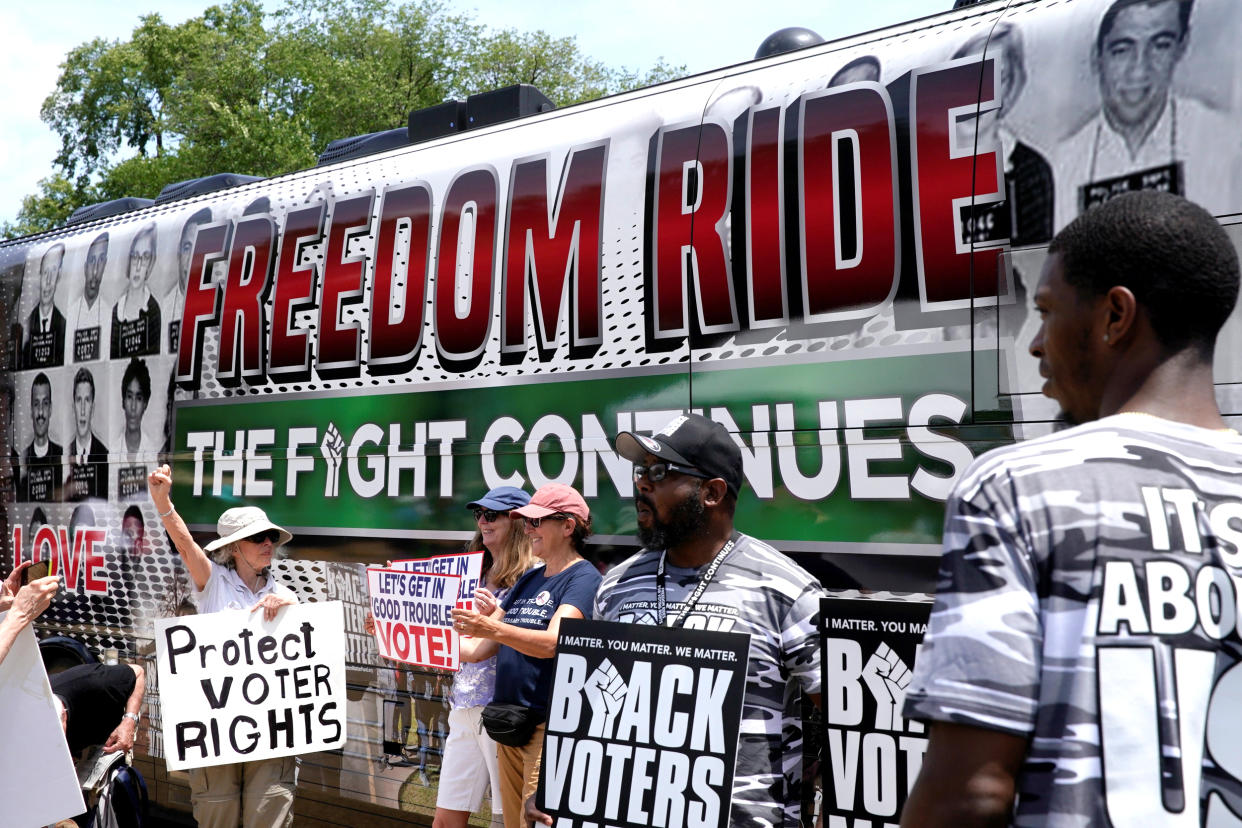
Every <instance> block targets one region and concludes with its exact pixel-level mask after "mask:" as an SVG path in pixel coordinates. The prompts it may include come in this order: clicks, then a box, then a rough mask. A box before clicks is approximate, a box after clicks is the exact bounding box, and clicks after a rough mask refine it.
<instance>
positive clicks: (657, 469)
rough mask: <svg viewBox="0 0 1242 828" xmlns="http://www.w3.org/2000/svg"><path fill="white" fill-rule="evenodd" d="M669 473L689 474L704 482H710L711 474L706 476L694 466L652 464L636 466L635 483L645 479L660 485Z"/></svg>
mask: <svg viewBox="0 0 1242 828" xmlns="http://www.w3.org/2000/svg"><path fill="white" fill-rule="evenodd" d="M669 472H678V473H679V474H688V475H690V476H691V477H701V478H703V479H704V480H710V479H711V475H710V474H704V473H703V472H701V471H699V470H698V469H696V468H693V467H692V466H679V465H677V464H676V463H652V464H651V465H650V466H639V465H637V464H636V465H635V466H634V482H635V483H637V482H638V481H639V480H642V479H643V478H644V477H645V478H647V479H648V480H650V481H651V482H652V483H659V482H660V481H661V480H663V479H664V478H665V477H667V476H668V473H669Z"/></svg>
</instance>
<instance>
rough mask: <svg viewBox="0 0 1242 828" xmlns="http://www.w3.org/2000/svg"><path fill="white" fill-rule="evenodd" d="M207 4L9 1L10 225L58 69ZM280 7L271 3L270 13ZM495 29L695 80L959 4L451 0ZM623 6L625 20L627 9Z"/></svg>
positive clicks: (40, 139) (37, 155) (40, 150)
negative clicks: (803, 31)
mask: <svg viewBox="0 0 1242 828" xmlns="http://www.w3.org/2000/svg"><path fill="white" fill-rule="evenodd" d="M208 5H210V3H209V1H208V0H136V1H135V0H41V2H37V3H3V4H0V31H3V32H7V35H6V37H5V48H4V49H2V50H0V78H4V79H5V80H4V82H3V84H0V112H3V113H4V116H3V118H0V221H11V220H12V219H13V218H14V217H15V216H16V214H17V211H18V210H19V209H20V208H21V200H22V197H23V196H25V195H27V194H30V193H33V192H35V189H36V187H37V184H38V181H39V180H40V179H41V178H45V177H46V176H48V175H50V174H51V173H52V172H53V168H52V161H53V159H54V158H55V156H56V152H57V150H58V149H59V139H58V138H57V136H56V135H55V134H54V133H53V132H52V131H51V130H50V129H48V127H47V126H46V125H45V124H44V123H43V122H42V121H41V120H39V108H40V106H41V105H42V103H43V100H44V98H46V97H47V96H48V95H49V94H50V93H51V92H52V90H53V88H54V87H55V85H56V78H57V76H58V75H59V71H60V70H59V66H60V62H61V61H62V60H63V59H64V57H65V55H66V54H67V53H68V52H69V50H70V49H72V48H73V47H75V46H77V45H79V44H81V43H84V42H86V41H88V40H90V39H92V38H95V37H103V38H107V39H110V40H122V39H127V38H128V37H129V35H130V33H131V32H132V31H133V29H134V27H135V26H137V25H138V18H139V16H140V15H142V14H145V13H147V12H158V13H159V14H160V15H161V16H162V17H163V18H164V20H165V21H167V22H169V23H179V22H181V21H183V20H186V19H188V18H191V17H194V16H196V15H198V14H201V13H202V11H203V9H204V8H206V7H207V6H208ZM279 5H281V4H280V3H279V2H276V0H264V6H265V7H267V8H276V7H278V6H279ZM448 5H449V6H450V8H451V9H452V10H454V11H457V12H473V13H474V14H475V17H476V19H477V20H479V21H480V22H483V23H486V24H487V25H489V26H492V27H493V28H498V29H502V28H517V29H522V30H527V31H530V30H535V29H543V30H544V31H546V32H548V33H549V34H551V35H553V36H556V37H566V36H573V37H576V38H577V41H578V46H579V48H580V49H581V50H582V52H583V53H584V54H586V55H588V56H590V57H592V58H595V59H596V60H601V61H603V62H604V63H606V64H608V65H610V66H628V67H630V68H634V69H646V68H648V67H650V66H652V65H654V64H655V63H656V61H657V60H659V59H661V58H663V59H664V60H665V61H666V62H667V63H669V64H671V65H674V66H677V65H684V66H685V67H686V69H687V71H688V72H689V73H691V74H694V73H697V72H704V71H707V70H709V69H715V68H718V67H721V66H728V65H731V64H734V63H740V62H742V61H745V60H749V59H750V58H752V57H753V56H754V53H755V50H756V49H757V48H758V47H759V44H760V43H761V42H762V41H763V39H764V38H765V37H767V36H768V35H769V34H771V33H772V32H774V31H776V30H777V29H781V28H784V27H786V26H805V27H806V28H809V29H812V30H814V31H815V32H817V33H818V34H820V35H821V36H823V37H824V38H825V39H827V40H833V39H836V38H840V37H846V36H849V35H853V34H857V33H859V32H865V31H869V30H872V29H878V28H882V27H884V26H889V25H893V24H896V23H902V22H905V21H907V20H912V19H915V18H919V17H925V16H927V15H931V14H937V13H939V12H943V11H947V10H948V9H950V8H952V6H953V2H952V0H867V1H866V2H860V1H859V0H821V2H819V3H807V2H806V0H759V1H758V2H756V0H747V1H746V2H741V0H671V2H670V0H628V2H625V3H617V2H616V0H608V1H607V2H605V0H574V1H573V2H568V0H561V1H560V2H551V1H550V0H535V2H533V3H532V2H526V3H519V2H514V0H449V2H448ZM619 7H624V9H625V12H624V14H623V15H618V13H617V9H618V8H619Z"/></svg>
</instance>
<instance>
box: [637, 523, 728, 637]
mask: <svg viewBox="0 0 1242 828" xmlns="http://www.w3.org/2000/svg"><path fill="white" fill-rule="evenodd" d="M741 536H742V533H741V532H736V531H735V532H734V533H733V536H732V537H730V538H729V542H728V543H726V544H725V545H724V546H722V547H720V551H719V552H717V553H716V557H715V558H713V559H712V562H711V563H710V564H708V565H707V569H706V570H705V571H704V572H703V574H702V575H701V576H699V583H698V586H696V587H695V588H694V592H692V593H690V597H689V598H687V599H686V602H685V604H683V605H682V607H681V612H679V613H677V617H676V618H675V619H673V623H672V624H669V623H668V599H667V598H666V597H665V594H664V560H665V558H666V557H667V556H668V550H667V549H666V550H664V551H662V552H660V564H659V566H658V567H657V569H656V612H657V613H658V614H659V618H660V624H661V625H663V626H672V627H680V626H681V625H682V624H684V623H685V621H686V616H688V615H689V614H690V611H691V610H693V609H694V605H695V604H697V603H698V602H699V598H701V597H703V592H704V590H706V589H707V585H708V584H709V583H710V582H711V580H712V578H714V577H716V570H718V569H720V565H721V564H722V563H724V559H725V558H727V557H728V556H729V553H730V552H732V551H733V547H734V546H736V545H737V541H738V538H740V537H741Z"/></svg>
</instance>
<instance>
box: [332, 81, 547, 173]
mask: <svg viewBox="0 0 1242 828" xmlns="http://www.w3.org/2000/svg"><path fill="white" fill-rule="evenodd" d="M553 109H556V104H554V103H552V101H551V100H549V98H548V96H547V95H545V94H543V93H542V92H540V91H539V90H538V89H536V88H535V87H534V86H531V85H530V84H528V83H517V84H514V85H513V86H506V87H503V88H501V89H493V90H491V91H490V92H480V93H478V94H477V95H471V96H470V97H468V98H466V100H464V101H457V100H452V101H445V102H444V103H441V104H436V105H435V106H428V107H425V108H423V109H418V110H415V111H414V112H411V113H410V117H409V121H408V122H407V124H406V126H404V127H399V128H397V129H390V130H385V131H383V132H372V133H369V134H367V135H355V136H352V137H350V138H341V139H339V140H337V141H333V142H332V143H330V144H328V146H327V148H326V149H325V150H324V151H323V154H321V155H320V156H319V161H318V162H317V163H316V164H315V166H317V167H323V166H326V165H328V164H335V163H337V162H339V161H347V160H349V159H351V158H362V157H364V156H367V155H372V154H374V153H377V152H384V151H385V150H390V149H397V148H398V147H403V146H407V145H409V144H418V143H421V142H423V141H430V140H431V139H433V138H440V137H443V136H445V135H452V134H454V133H456V132H465V131H466V130H469V129H478V128H479V127H485V126H491V125H492V124H499V123H503V122H505V121H512V120H515V119H517V118H525V117H526V116H528V115H538V114H539V113H541V112H551V111H552V110H553Z"/></svg>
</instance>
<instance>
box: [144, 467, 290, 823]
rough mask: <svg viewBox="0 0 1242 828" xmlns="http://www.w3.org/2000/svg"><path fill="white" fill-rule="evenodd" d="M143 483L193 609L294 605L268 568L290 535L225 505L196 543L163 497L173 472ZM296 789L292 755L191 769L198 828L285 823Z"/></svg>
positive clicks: (246, 509)
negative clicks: (185, 573) (184, 575)
mask: <svg viewBox="0 0 1242 828" xmlns="http://www.w3.org/2000/svg"><path fill="white" fill-rule="evenodd" d="M147 488H148V489H149V490H150V491H151V501H152V502H153V503H154V504H155V509H156V511H157V512H158V513H159V516H160V520H161V521H162V522H163V524H164V529H165V530H166V531H167V532H168V536H169V537H170V538H172V542H173V545H174V546H176V547H177V553H178V554H180V555H181V560H182V562H184V563H185V567H186V569H188V570H189V572H190V577H191V578H192V579H193V580H194V587H195V589H197V590H198V592H199V596H198V611H199V613H202V614H206V613H209V612H219V611H220V610H228V609H234V610H238V609H240V610H249V611H250V612H255V611H257V610H259V609H260V608H262V610H263V617H264V618H265V619H266V620H268V621H271V620H273V619H275V618H276V615H277V613H279V612H280V609H281V607H284V606H287V605H289V604H296V603H297V598H296V596H294V594H293V592H292V591H290V590H289V589H288V588H287V587H285V586H284V585H282V584H280V583H277V581H276V579H275V578H273V577H272V575H271V572H270V567H271V565H272V554H273V553H274V552H275V551H276V550H277V549H278V548H280V547H281V546H284V545H285V544H286V543H288V542H289V541H290V540H292V539H293V535H291V534H290V533H289V532H287V531H285V530H284V529H282V528H280V527H279V526H277V525H276V524H274V523H272V522H271V521H270V520H268V517H267V515H266V514H265V513H264V511H263V510H262V509H260V508H258V507H256V506H235V507H233V508H232V509H226V510H225V511H224V513H223V514H222V515H220V519H219V521H217V522H216V532H217V533H218V534H219V535H220V537H218V538H216V539H215V540H213V541H212V542H211V543H209V544H207V546H206V547H201V546H199V545H198V543H197V542H195V540H194V537H193V536H192V535H191V534H190V530H189V529H188V528H187V527H186V525H185V522H184V521H183V520H182V519H181V516H180V515H178V514H177V510H176V507H174V506H173V504H172V500H170V499H169V492H170V491H171V489H172V469H171V468H169V467H168V466H166V465H164V466H160V467H159V468H157V469H156V470H155V471H153V472H151V474H150V476H149V477H147ZM296 788H297V760H296V757H293V756H287V757H280V758H276V759H260V760H257V761H254V762H238V763H235V764H231V765H215V766H213V767H209V768H194V769H192V770H190V799H191V801H192V802H193V805H194V819H195V820H196V821H197V822H198V824H199V826H201V827H202V828H216V827H217V826H219V828H226V826H227V828H236V826H238V825H239V824H240V825H247V826H260V825H261V826H265V827H266V826H289V825H291V824H292V823H293V793H294V790H295V789H296ZM243 810H244V813H243Z"/></svg>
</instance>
